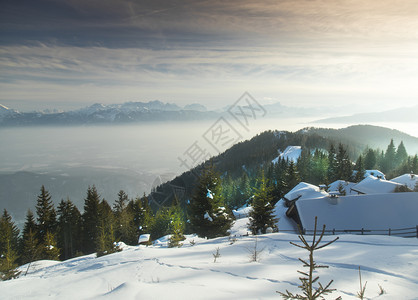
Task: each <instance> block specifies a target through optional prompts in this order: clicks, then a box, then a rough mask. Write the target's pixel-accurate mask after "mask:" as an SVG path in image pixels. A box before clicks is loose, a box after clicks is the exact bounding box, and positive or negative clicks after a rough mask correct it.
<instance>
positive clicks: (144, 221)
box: [129, 194, 154, 242]
mask: <svg viewBox="0 0 418 300" xmlns="http://www.w3.org/2000/svg"><path fill="white" fill-rule="evenodd" d="M129 206H130V209H132V211H133V216H134V227H135V230H136V237H135V238H136V242H137V241H138V237H139V236H140V235H141V234H145V233H150V230H151V227H152V224H153V223H154V216H153V213H152V210H151V207H150V206H149V203H148V198H147V196H145V194H144V196H143V197H142V198H136V199H135V201H132V202H131V203H130V205H129Z"/></svg>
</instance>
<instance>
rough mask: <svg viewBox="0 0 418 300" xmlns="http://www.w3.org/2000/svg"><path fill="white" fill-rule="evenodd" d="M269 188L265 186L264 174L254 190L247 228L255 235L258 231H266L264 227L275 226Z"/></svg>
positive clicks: (273, 227) (275, 220)
mask: <svg viewBox="0 0 418 300" xmlns="http://www.w3.org/2000/svg"><path fill="white" fill-rule="evenodd" d="M272 202H273V197H272V196H271V188H269V187H267V182H266V179H265V177H264V174H263V175H262V178H261V185H260V187H259V188H258V189H257V190H256V192H255V194H254V198H253V204H252V210H251V212H250V223H249V228H250V230H251V232H252V233H253V234H254V235H255V234H258V233H259V232H261V233H266V229H267V228H268V227H271V228H272V229H275V228H277V226H276V222H277V219H276V218H275V217H274V214H273V213H274V205H273V204H272Z"/></svg>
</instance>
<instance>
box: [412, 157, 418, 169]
mask: <svg viewBox="0 0 418 300" xmlns="http://www.w3.org/2000/svg"><path fill="white" fill-rule="evenodd" d="M411 169H412V170H411V172H412V173H413V174H418V155H417V154H415V155H414V158H413V159H412V167H411Z"/></svg>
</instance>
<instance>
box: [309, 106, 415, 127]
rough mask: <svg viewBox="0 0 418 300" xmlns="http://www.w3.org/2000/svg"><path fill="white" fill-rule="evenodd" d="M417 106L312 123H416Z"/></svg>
mask: <svg viewBox="0 0 418 300" xmlns="http://www.w3.org/2000/svg"><path fill="white" fill-rule="evenodd" d="M417 120H418V105H416V106H413V107H403V108H397V109H392V110H387V111H383V112H375V113H362V114H355V115H351V116H339V117H332V118H326V119H321V120H317V121H314V122H313V123H344V124H348V123H371V122H385V123H387V122H417Z"/></svg>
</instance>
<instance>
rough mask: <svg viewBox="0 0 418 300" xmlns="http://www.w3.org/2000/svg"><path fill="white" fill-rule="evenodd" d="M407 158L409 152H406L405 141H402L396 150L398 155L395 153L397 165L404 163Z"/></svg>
mask: <svg viewBox="0 0 418 300" xmlns="http://www.w3.org/2000/svg"><path fill="white" fill-rule="evenodd" d="M407 159H408V153H407V152H406V149H405V145H404V144H403V141H401V143H400V144H399V146H398V149H397V150H396V155H395V161H396V165H397V166H400V165H402V164H403V163H404V162H405V161H406V160H407Z"/></svg>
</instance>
